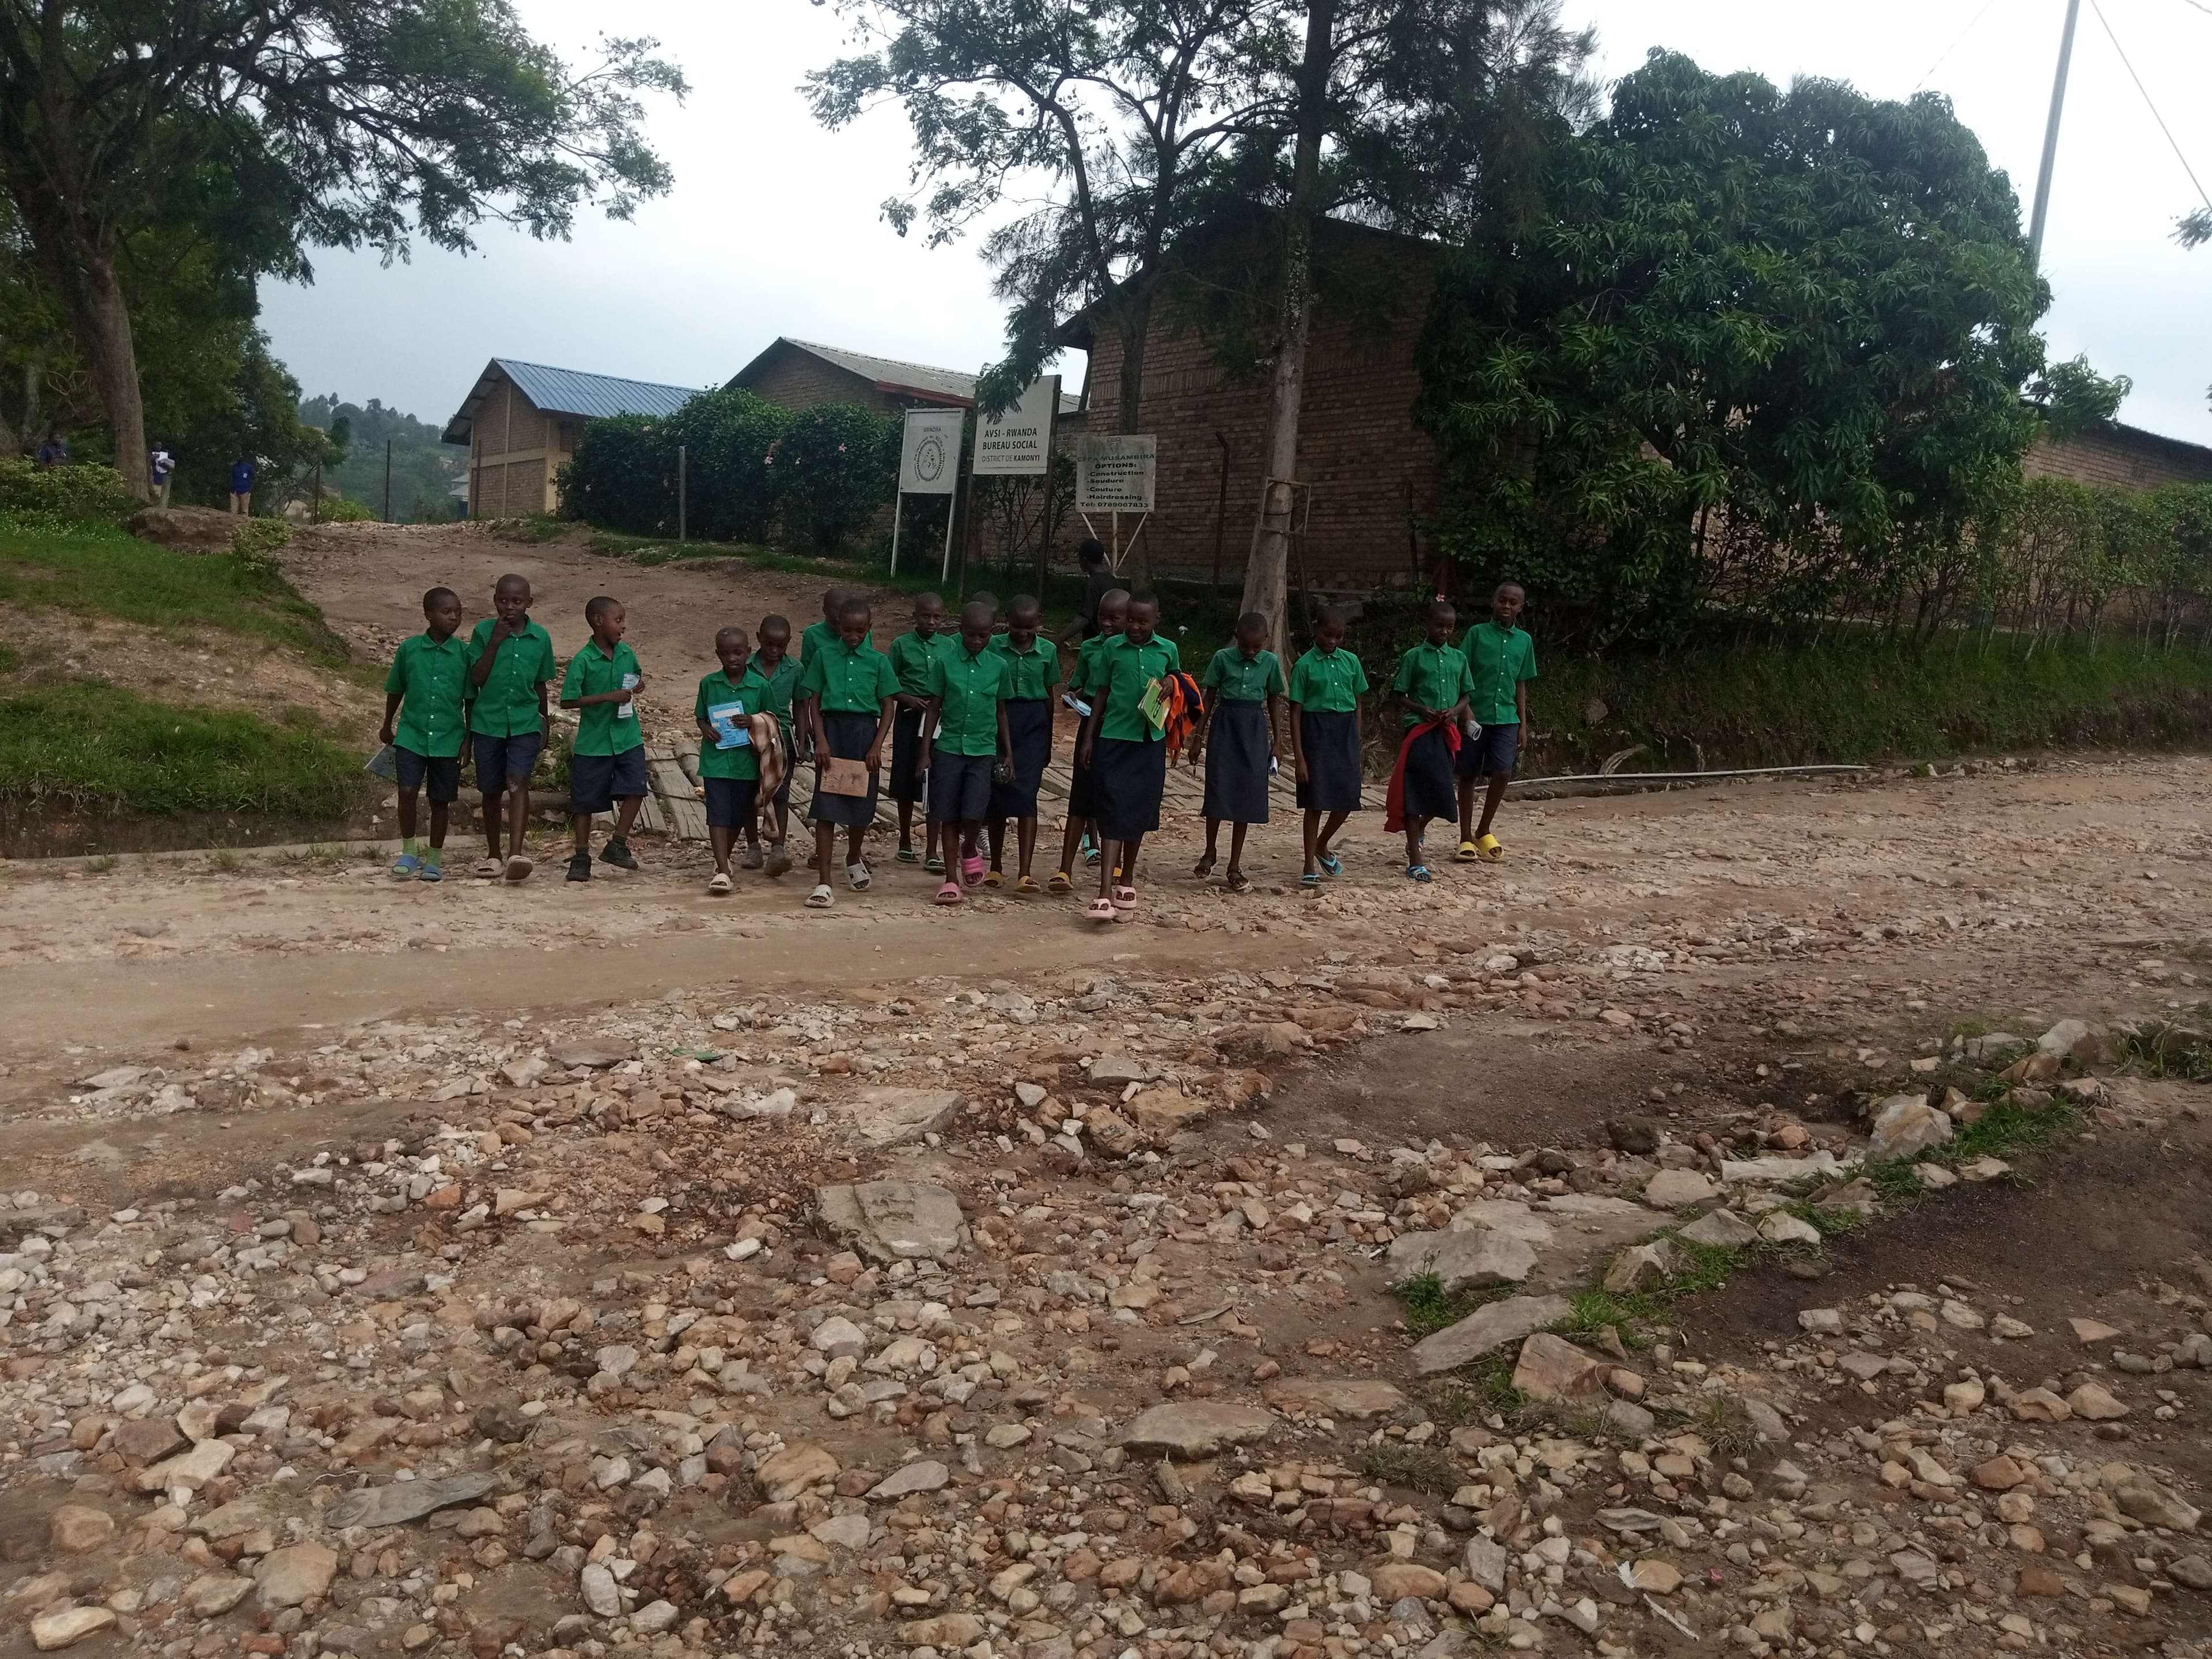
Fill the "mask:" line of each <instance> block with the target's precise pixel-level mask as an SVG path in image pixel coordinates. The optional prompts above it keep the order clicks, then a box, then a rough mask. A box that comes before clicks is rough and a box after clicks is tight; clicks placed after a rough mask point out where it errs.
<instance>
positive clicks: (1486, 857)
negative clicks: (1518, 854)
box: [1474, 836, 1505, 864]
mask: <svg viewBox="0 0 2212 1659" xmlns="http://www.w3.org/2000/svg"><path fill="white" fill-rule="evenodd" d="M1474 850H1475V851H1476V852H1477V853H1479V854H1481V855H1482V861H1483V862H1484V863H1485V864H1503V863H1504V861H1505V849H1504V848H1503V847H1500V846H1499V845H1498V837H1497V836H1484V837H1483V838H1482V839H1481V840H1480V841H1479V842H1475V844H1474Z"/></svg>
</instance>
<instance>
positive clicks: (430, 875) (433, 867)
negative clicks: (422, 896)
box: [415, 859, 446, 881]
mask: <svg viewBox="0 0 2212 1659" xmlns="http://www.w3.org/2000/svg"><path fill="white" fill-rule="evenodd" d="M445 878H446V866H444V865H442V864H433V863H432V862H431V861H430V860H428V859H424V860H422V868H421V869H420V870H417V871H416V872H415V879H416V880H417V881H443V880H445Z"/></svg>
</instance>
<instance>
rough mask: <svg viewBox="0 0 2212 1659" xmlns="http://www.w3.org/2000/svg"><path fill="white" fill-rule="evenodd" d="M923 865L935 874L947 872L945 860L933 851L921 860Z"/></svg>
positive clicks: (939, 874)
mask: <svg viewBox="0 0 2212 1659" xmlns="http://www.w3.org/2000/svg"><path fill="white" fill-rule="evenodd" d="M921 867H922V868H923V869H924V870H926V871H927V872H929V873H930V874H931V875H933V876H941V875H943V874H944V873H945V860H943V859H941V858H939V857H938V856H937V854H934V853H932V854H930V855H929V856H928V857H927V858H926V859H924V860H922V861H921Z"/></svg>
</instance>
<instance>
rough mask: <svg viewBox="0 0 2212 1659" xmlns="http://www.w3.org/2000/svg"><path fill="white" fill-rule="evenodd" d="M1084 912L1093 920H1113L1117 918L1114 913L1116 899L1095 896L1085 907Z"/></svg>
mask: <svg viewBox="0 0 2212 1659" xmlns="http://www.w3.org/2000/svg"><path fill="white" fill-rule="evenodd" d="M1083 914H1084V915H1085V916H1086V917H1088V918H1089V919H1090V920H1091V921H1115V920H1117V918H1116V917H1115V914H1114V901H1113V900H1111V899H1103V898H1095V899H1093V900H1091V902H1090V903H1088V904H1086V905H1085V906H1084V907H1083Z"/></svg>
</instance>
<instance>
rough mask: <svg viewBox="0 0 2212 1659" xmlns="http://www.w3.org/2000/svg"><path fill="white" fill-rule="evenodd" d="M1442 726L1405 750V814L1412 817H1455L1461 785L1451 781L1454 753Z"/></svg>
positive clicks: (1419, 738) (1427, 733)
mask: <svg viewBox="0 0 2212 1659" xmlns="http://www.w3.org/2000/svg"><path fill="white" fill-rule="evenodd" d="M1448 742H1449V740H1448V739H1447V738H1445V736H1444V732H1443V727H1442V726H1437V727H1434V728H1432V729H1431V730H1429V731H1426V732H1422V733H1421V735H1420V736H1419V737H1418V738H1414V739H1413V747H1412V748H1411V749H1408V750H1407V751H1406V794H1405V803H1406V806H1405V811H1406V816H1407V817H1409V818H1455V817H1458V815H1459V785H1458V784H1457V783H1456V782H1455V781H1453V778H1452V753H1451V750H1450V748H1449V746H1448Z"/></svg>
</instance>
